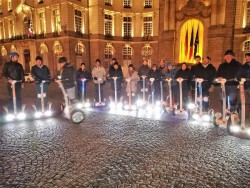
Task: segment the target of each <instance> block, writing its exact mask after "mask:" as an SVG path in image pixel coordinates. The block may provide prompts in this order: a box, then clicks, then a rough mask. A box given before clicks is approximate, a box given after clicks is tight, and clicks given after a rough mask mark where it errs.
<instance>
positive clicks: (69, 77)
mask: <svg viewBox="0 0 250 188" xmlns="http://www.w3.org/2000/svg"><path fill="white" fill-rule="evenodd" d="M58 63H59V65H60V67H61V74H60V78H61V81H62V84H63V87H64V89H65V90H66V93H67V95H68V97H69V100H70V102H72V103H75V102H76V93H75V92H76V91H75V68H74V67H73V65H71V64H70V63H68V62H67V58H66V57H60V58H59V59H58Z"/></svg>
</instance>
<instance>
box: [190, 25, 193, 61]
mask: <svg viewBox="0 0 250 188" xmlns="http://www.w3.org/2000/svg"><path fill="white" fill-rule="evenodd" d="M189 47H190V50H189V60H190V59H191V58H192V57H193V48H194V28H193V27H192V32H191V39H190V44H189Z"/></svg>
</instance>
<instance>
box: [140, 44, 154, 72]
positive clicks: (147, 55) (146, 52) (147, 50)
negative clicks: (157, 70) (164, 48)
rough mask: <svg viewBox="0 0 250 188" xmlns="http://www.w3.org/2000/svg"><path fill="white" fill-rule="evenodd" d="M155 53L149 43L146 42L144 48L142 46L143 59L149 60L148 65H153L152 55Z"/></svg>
mask: <svg viewBox="0 0 250 188" xmlns="http://www.w3.org/2000/svg"><path fill="white" fill-rule="evenodd" d="M152 54H153V49H152V47H151V46H150V45H149V44H146V45H145V46H144V47H143V48H142V57H143V59H146V60H148V66H150V67H151V57H152Z"/></svg>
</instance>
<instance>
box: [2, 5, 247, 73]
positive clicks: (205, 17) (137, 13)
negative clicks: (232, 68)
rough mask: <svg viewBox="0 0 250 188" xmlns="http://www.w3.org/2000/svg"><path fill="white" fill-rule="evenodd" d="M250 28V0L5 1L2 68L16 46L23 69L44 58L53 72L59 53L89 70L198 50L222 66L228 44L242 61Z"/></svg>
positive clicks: (178, 58) (180, 57)
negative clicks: (99, 64) (98, 64)
mask: <svg viewBox="0 0 250 188" xmlns="http://www.w3.org/2000/svg"><path fill="white" fill-rule="evenodd" d="M249 33H250V1H248V0H0V41H1V43H0V45H1V46H0V48H1V56H0V61H1V64H0V65H1V66H0V68H1V69H2V67H3V64H4V62H6V61H8V60H9V57H8V54H9V53H10V52H12V51H16V52H18V53H19V54H20V60H19V61H20V63H22V64H23V66H24V69H25V71H26V72H29V71H30V68H31V66H32V65H34V59H35V57H36V56H37V55H41V56H42V57H43V58H44V63H45V64H46V65H48V66H49V68H50V70H51V72H52V74H53V75H54V76H55V75H56V74H57V73H58V71H59V68H58V65H57V59H58V57H60V56H66V57H67V58H68V60H69V62H71V63H73V64H74V65H75V66H76V67H79V65H80V63H82V62H84V63H86V65H87V68H89V69H91V68H92V67H93V66H94V62H95V59H97V58H100V59H101V61H102V62H103V64H104V66H105V67H106V68H107V67H108V60H109V59H110V58H112V57H116V58H117V59H118V61H119V62H120V63H121V65H122V66H123V67H126V66H127V65H128V64H130V63H133V64H134V65H135V67H137V68H138V67H139V65H140V64H141V62H142V59H148V60H149V63H150V64H152V63H158V62H159V60H160V59H166V60H168V61H172V62H174V63H179V62H183V61H186V62H190V63H192V62H193V59H194V55H195V54H196V55H201V56H206V55H209V56H211V57H212V60H213V63H214V64H215V65H216V66H218V65H219V63H220V62H222V60H223V54H224V51H225V50H226V49H231V48H232V49H234V51H235V52H236V58H237V59H238V60H239V61H243V57H244V53H245V52H249V51H250V39H249V36H250V34H249Z"/></svg>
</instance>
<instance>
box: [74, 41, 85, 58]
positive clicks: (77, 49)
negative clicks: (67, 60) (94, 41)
mask: <svg viewBox="0 0 250 188" xmlns="http://www.w3.org/2000/svg"><path fill="white" fill-rule="evenodd" d="M75 52H76V56H82V55H83V53H84V45H83V44H82V42H78V43H77V45H76V47H75Z"/></svg>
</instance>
